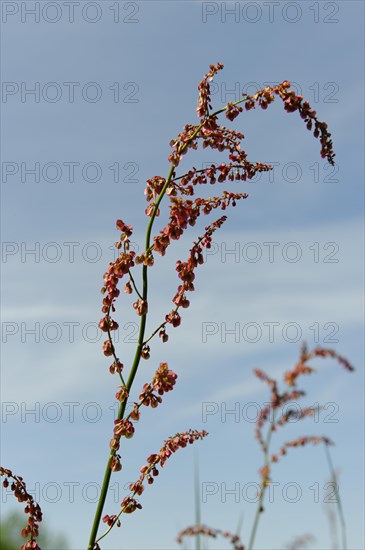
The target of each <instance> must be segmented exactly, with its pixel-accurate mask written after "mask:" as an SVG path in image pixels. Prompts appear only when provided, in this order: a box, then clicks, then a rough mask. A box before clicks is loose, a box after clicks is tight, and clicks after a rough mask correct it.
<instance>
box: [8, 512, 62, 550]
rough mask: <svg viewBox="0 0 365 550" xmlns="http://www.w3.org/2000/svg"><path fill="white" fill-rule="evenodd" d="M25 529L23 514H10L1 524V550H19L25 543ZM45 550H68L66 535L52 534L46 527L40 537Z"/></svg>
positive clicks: (40, 542) (39, 539)
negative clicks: (22, 534)
mask: <svg viewBox="0 0 365 550" xmlns="http://www.w3.org/2000/svg"><path fill="white" fill-rule="evenodd" d="M23 527H24V515H23V514H22V513H21V512H16V511H14V512H9V513H8V514H7V515H6V516H5V518H4V519H2V520H1V522H0V548H1V550H19V548H20V547H21V546H22V544H23V543H24V539H23V537H22V536H21V531H22V529H23ZM38 542H39V544H40V545H41V547H42V548H43V549H44V550H67V549H68V548H69V547H68V545H67V539H66V538H65V536H64V535H61V534H55V533H51V531H50V529H47V527H46V526H45V525H43V526H42V532H41V533H40V535H39V537H38Z"/></svg>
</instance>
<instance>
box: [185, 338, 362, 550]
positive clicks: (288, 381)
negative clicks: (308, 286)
mask: <svg viewBox="0 0 365 550" xmlns="http://www.w3.org/2000/svg"><path fill="white" fill-rule="evenodd" d="M316 357H322V358H327V357H330V358H332V359H335V360H337V362H338V363H339V364H340V365H342V366H343V367H344V368H345V369H346V370H347V371H349V372H352V371H353V370H354V368H353V367H352V366H351V365H350V363H349V362H348V361H347V359H345V358H344V357H342V356H341V355H339V354H338V353H336V352H335V351H334V350H332V349H327V348H321V347H316V348H314V349H313V350H312V351H308V350H307V347H306V345H305V344H304V345H303V347H302V351H301V355H300V359H299V361H298V363H297V364H296V365H295V366H294V368H293V369H292V370H290V371H288V372H286V373H285V375H284V383H285V386H286V387H285V390H284V392H283V393H280V392H279V388H278V382H277V381H276V380H274V379H273V378H270V377H269V376H268V375H267V374H266V373H265V372H263V371H261V370H259V369H255V371H254V373H255V375H256V376H257V377H258V378H259V379H260V380H262V381H263V382H265V383H266V384H267V385H268V386H269V387H270V389H271V400H270V402H269V403H268V404H267V405H266V407H265V408H263V409H262V410H261V413H260V415H259V418H258V420H257V422H256V439H257V440H258V442H259V445H260V448H261V450H262V452H263V455H264V464H263V466H262V468H261V469H260V470H259V473H260V478H261V489H260V494H259V499H258V504H257V509H256V514H255V517H254V521H253V525H252V529H251V534H250V538H249V542H248V546H247V550H252V549H253V546H254V542H255V537H256V532H257V528H258V525H259V520H260V517H261V514H262V512H263V511H264V507H263V504H264V498H265V493H266V489H267V487H268V486H269V484H270V483H271V479H270V474H271V464H272V463H274V462H278V460H279V456H280V455H281V456H284V455H286V453H287V449H289V448H293V447H301V446H304V445H307V444H309V443H311V444H313V445H318V444H319V443H324V446H325V450H326V456H327V461H328V464H329V467H330V470H331V474H332V479H334V480H336V474H335V471H334V468H333V464H332V460H331V456H330V453H329V445H333V442H332V441H331V440H330V439H329V438H328V437H325V436H320V437H318V436H304V437H298V438H297V439H294V440H292V441H289V442H287V443H285V444H284V445H283V446H282V447H281V448H280V449H279V451H278V452H277V453H276V454H273V455H271V456H270V444H271V439H272V435H273V433H274V432H276V431H277V429H278V428H279V427H282V426H285V425H286V424H287V423H288V422H289V421H290V419H291V418H293V417H295V419H296V420H302V419H304V418H306V417H308V416H313V415H314V414H315V412H316V411H317V410H318V408H316V407H306V408H303V409H302V410H301V411H300V412H298V411H297V409H296V408H294V409H290V408H288V410H287V411H286V412H285V413H283V412H281V411H280V409H281V408H282V406H283V405H288V404H290V402H291V401H294V402H295V400H296V399H299V398H301V397H304V396H305V392H304V391H302V390H297V389H296V384H297V379H298V378H299V377H300V376H303V375H308V374H311V373H313V372H314V371H315V369H314V368H313V367H311V366H309V365H308V361H309V360H311V359H314V358H316ZM293 387H294V389H292V388H293ZM266 423H269V427H268V429H267V433H266V437H265V438H264V437H263V434H262V428H263V426H264V425H265V424H266ZM336 485H337V483H336ZM336 493H337V505H338V512H339V516H340V520H341V526H342V540H343V548H344V550H346V548H347V546H346V530H345V519H344V514H343V510H342V504H341V501H340V498H339V494H338V490H337V491H336ZM218 534H221V535H223V536H224V537H226V538H229V539H230V542H231V543H232V544H233V547H234V548H235V549H236V550H244V546H243V544H242V543H241V541H240V539H239V537H238V536H237V535H231V533H230V532H229V531H225V532H222V531H220V530H219V529H211V528H208V527H206V526H204V525H201V524H200V522H199V523H197V524H196V525H194V526H191V527H188V528H186V529H184V530H183V531H181V532H180V533H179V535H178V537H177V542H179V543H182V541H183V539H184V537H186V536H195V537H197V536H199V535H204V536H212V537H214V538H215V537H216V536H217V535H218ZM303 540H306V539H303ZM297 542H298V544H299V543H301V542H302V541H301V539H298V541H297ZM294 547H295V548H300V546H297V545H295V546H294V545H292V546H291V548H294Z"/></svg>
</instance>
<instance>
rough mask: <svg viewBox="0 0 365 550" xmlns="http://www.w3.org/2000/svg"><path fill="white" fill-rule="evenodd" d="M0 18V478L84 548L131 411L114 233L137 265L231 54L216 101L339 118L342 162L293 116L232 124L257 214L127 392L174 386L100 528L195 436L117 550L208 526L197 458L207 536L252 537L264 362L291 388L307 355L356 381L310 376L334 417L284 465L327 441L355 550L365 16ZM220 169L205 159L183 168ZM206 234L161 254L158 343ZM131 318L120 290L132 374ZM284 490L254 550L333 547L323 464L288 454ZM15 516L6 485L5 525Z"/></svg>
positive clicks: (116, 478) (245, 117) (86, 5)
mask: <svg viewBox="0 0 365 550" xmlns="http://www.w3.org/2000/svg"><path fill="white" fill-rule="evenodd" d="M1 9H2V15H1V46H2V48H1V51H2V53H1V62H2V63H1V65H2V69H1V70H2V75H1V76H2V97H1V115H2V122H1V134H2V135H1V137H2V140H1V195H2V197H1V198H2V207H1V208H2V211H1V214H2V220H1V241H2V250H1V253H2V256H1V271H2V283H1V301H2V309H1V316H2V319H1V329H2V352H1V400H2V417H1V424H0V425H1V464H2V465H3V466H6V467H8V468H11V469H13V471H15V472H17V473H19V474H20V475H22V476H23V477H24V479H25V480H26V481H27V484H28V487H29V488H30V489H32V490H34V494H35V497H36V498H37V499H39V501H40V504H41V505H42V509H43V511H44V518H45V520H44V523H45V525H47V526H48V527H49V528H50V529H52V530H54V531H55V532H61V531H62V532H64V533H66V535H67V537H68V541H69V548H70V549H71V550H81V549H82V548H86V546H87V541H88V535H89V531H90V528H91V523H92V519H93V515H94V512H95V507H96V499H97V495H98V491H99V489H100V483H101V480H102V476H103V472H104V468H105V462H106V458H107V454H108V442H109V440H110V437H111V433H112V427H113V419H114V415H115V411H116V401H115V398H114V395H115V392H116V387H117V385H118V381H117V380H116V378H115V377H112V376H111V375H110V374H109V372H108V367H109V362H110V361H108V358H105V357H104V356H103V354H102V350H101V344H102V341H103V339H102V334H101V333H100V331H98V329H97V323H98V321H99V319H100V317H101V312H100V306H101V294H100V288H101V286H102V278H103V274H104V272H105V270H106V268H107V267H108V264H109V262H110V261H112V260H113V259H114V258H115V249H114V247H113V245H114V243H115V241H116V240H117V239H118V238H119V233H118V232H117V231H116V229H115V221H116V220H117V219H120V218H121V219H123V221H125V222H126V223H127V224H131V225H132V226H133V227H134V233H133V237H132V240H133V243H134V244H133V246H134V247H135V249H136V250H140V251H141V250H142V246H143V242H144V234H145V229H146V222H147V218H146V216H145V214H144V210H145V207H146V203H145V196H144V188H145V185H146V183H145V182H146V180H147V179H149V178H151V177H152V176H154V175H161V176H166V175H167V173H168V170H169V164H168V161H167V157H168V155H169V153H170V148H169V142H170V140H171V139H173V138H175V137H176V136H177V135H178V134H179V133H180V132H181V130H182V128H183V127H184V125H185V124H187V123H190V124H195V123H196V122H197V120H198V119H197V117H196V112H195V109H196V102H197V86H198V83H199V81H200V80H201V78H202V77H203V75H204V73H206V72H207V70H208V69H209V65H210V64H211V63H216V62H218V61H220V62H222V63H223V64H224V70H223V71H222V72H221V73H220V74H219V75H217V77H216V78H215V80H214V83H213V84H212V91H213V95H212V100H213V104H214V106H215V107H216V108H217V109H219V108H222V107H223V106H224V105H225V104H226V103H227V102H228V101H235V100H238V99H239V98H240V97H241V95H242V93H251V94H252V93H255V92H256V91H257V90H258V89H260V88H262V87H264V86H267V85H270V84H272V83H278V82H281V81H283V80H289V81H290V82H291V83H292V87H293V89H295V90H296V91H297V92H298V93H300V94H302V95H303V96H304V97H305V98H306V99H307V100H308V101H310V103H311V105H312V107H313V108H314V109H315V110H316V111H317V115H318V117H319V119H320V120H325V121H326V122H327V123H328V125H329V129H330V131H331V133H332V138H333V143H334V148H335V152H336V158H335V160H336V165H335V166H334V167H331V166H328V165H327V164H326V162H325V161H324V160H323V159H322V158H321V157H320V154H319V153H320V145H319V142H318V140H316V139H314V138H313V136H312V135H311V134H310V133H309V132H308V131H307V130H306V128H305V125H304V124H303V121H301V120H300V117H299V116H298V115H297V113H293V114H287V113H285V111H284V110H283V108H282V105H281V104H279V102H275V103H274V104H273V105H271V106H270V108H269V109H267V110H266V111H261V110H260V111H259V110H253V111H250V112H247V113H246V112H244V113H243V114H242V115H241V116H240V117H239V118H238V119H236V120H235V121H234V122H233V123H228V124H227V121H225V122H223V123H224V124H226V125H229V126H230V127H232V128H234V129H236V130H239V131H241V132H242V133H243V134H244V135H245V138H244V140H243V144H242V147H243V148H244V149H245V150H246V151H247V153H248V155H249V158H250V160H251V161H253V162H256V161H261V162H267V163H272V164H273V165H274V171H273V172H272V173H270V174H263V175H261V178H257V179H256V180H255V181H251V182H246V183H243V182H239V183H238V184H235V189H236V187H237V185H238V186H239V191H238V192H248V194H249V198H248V199H246V200H245V201H242V204H238V205H237V207H236V208H235V209H232V210H230V211H229V214H228V221H227V222H226V224H225V225H224V227H223V228H222V229H221V230H220V232H217V233H216V235H215V236H214V240H213V241H214V242H213V246H212V248H211V249H210V250H209V251H208V252H207V253H206V254H205V260H206V262H205V264H204V265H203V266H201V267H200V268H199V270H198V271H197V276H196V292H195V293H193V294H192V295H191V297H190V300H191V306H190V308H189V309H188V310H184V312H183V320H182V325H181V327H180V328H179V329H171V330H170V331H169V335H170V339H169V341H168V343H167V344H164V345H163V347H162V344H161V343H159V342H157V341H156V342H154V343H153V346H151V358H150V360H149V361H147V362H143V363H142V364H141V366H140V369H139V371H138V374H137V377H136V382H135V395H138V393H139V390H140V388H142V386H143V384H144V383H145V382H147V381H149V380H150V379H151V377H152V376H153V373H154V371H155V369H156V368H157V366H158V364H159V363H160V362H161V361H163V362H164V361H166V362H168V363H169V365H170V368H172V369H173V370H174V371H175V372H176V373H177V374H178V380H177V384H176V386H175V389H174V391H173V392H172V393H170V394H168V395H166V396H165V398H164V401H163V403H162V405H160V406H159V407H158V408H157V409H154V410H150V409H145V410H144V411H143V416H142V419H141V421H140V423H139V425H138V426H136V428H137V429H136V434H135V436H134V438H133V439H131V440H128V441H125V442H124V443H123V446H122V448H121V455H122V463H123V470H122V472H120V473H118V474H115V475H113V478H112V485H111V490H110V494H109V497H108V501H107V504H106V507H105V512H106V513H109V514H113V513H117V511H118V505H119V503H120V502H121V500H122V498H124V496H126V495H127V494H128V492H127V486H128V482H130V481H133V480H135V479H137V478H138V475H139V468H140V466H142V465H143V464H144V463H145V460H146V458H147V457H148V456H149V455H150V454H151V453H152V452H156V451H158V450H159V448H160V447H161V446H162V444H163V441H164V440H165V439H166V438H168V437H169V436H171V435H173V434H175V433H176V432H182V431H185V430H187V429H188V428H196V429H199V430H201V429H205V430H207V431H208V432H209V436H208V437H207V438H206V440H205V441H203V442H199V443H196V444H195V449H193V448H187V449H184V450H181V451H179V452H178V453H177V454H176V455H175V456H173V457H172V459H171V460H170V461H169V463H168V464H167V466H166V468H165V469H164V470H163V471H162V472H161V473H160V476H159V478H158V479H157V480H156V483H155V484H154V485H153V486H151V487H148V488H147V489H146V491H145V493H144V494H143V496H142V497H141V502H142V505H143V510H142V511H138V512H136V513H135V514H134V515H131V516H129V517H125V519H123V524H122V527H121V529H120V530H117V529H115V532H112V533H111V534H110V536H108V537H107V538H106V539H104V541H103V543H104V544H103V545H102V548H103V550H116V549H122V548H123V549H130V550H137V549H139V550H142V549H143V550H152V549H153V550H155V549H156V550H157V549H173V548H177V547H178V545H177V543H176V536H177V533H178V531H179V530H181V529H183V528H185V527H186V526H187V525H190V524H193V523H194V517H195V512H194V461H198V463H199V469H200V484H199V487H200V497H201V498H200V502H201V509H202V521H203V522H204V523H206V524H208V525H210V526H213V527H217V528H221V529H223V530H226V529H228V530H231V531H235V529H236V527H237V524H238V522H239V518H240V517H241V515H242V514H243V518H244V519H243V529H242V538H243V541H244V543H245V544H247V542H248V538H249V532H250V526H251V525H252V521H253V517H254V514H255V510H256V506H257V502H255V493H254V492H255V487H256V488H257V483H258V481H259V477H258V469H259V468H260V467H261V465H262V456H261V454H260V450H259V448H258V445H257V442H256V441H255V439H254V429H255V425H254V420H255V414H256V413H257V410H260V408H261V407H263V406H264V403H265V401H266V400H267V399H268V398H269V394H268V391H267V388H266V387H265V386H264V385H263V384H262V383H260V381H259V380H257V379H256V378H255V377H254V375H253V369H255V368H260V369H263V370H266V371H267V372H268V373H270V375H272V376H275V377H281V376H282V375H283V373H284V372H285V371H286V370H288V369H289V368H291V367H292V366H294V364H295V362H296V361H297V358H298V356H299V353H300V346H301V343H302V342H303V341H304V340H305V341H307V343H308V346H309V347H313V346H316V345H322V346H325V347H331V348H333V349H335V350H336V351H337V352H338V353H340V354H342V355H344V356H346V357H347V358H348V359H349V360H350V361H351V363H352V364H353V365H354V366H355V368H356V371H355V372H354V373H348V372H345V371H344V369H342V368H341V367H340V366H338V365H336V364H335V363H333V362H331V361H326V362H316V364H315V366H316V367H317V366H318V372H317V373H316V374H315V375H313V376H312V377H308V378H306V379H305V380H303V388H304V389H305V390H306V392H307V396H306V398H305V399H304V400H303V403H302V406H305V405H314V404H315V403H320V404H323V406H324V410H323V411H322V412H321V413H320V415H319V416H318V418H314V419H307V420H305V421H303V422H301V423H300V424H299V425H298V426H297V425H296V424H295V426H293V425H291V426H288V427H287V430H286V431H283V432H282V433H278V434H275V441H274V440H273V450H274V449H278V448H279V447H280V445H282V444H283V443H284V442H285V441H288V440H289V439H292V438H293V437H297V436H299V435H307V434H308V435H328V436H329V437H331V438H332V439H334V440H335V442H336V446H335V447H334V448H333V449H332V451H331V452H332V459H333V462H334V464H335V467H336V470H337V471H338V473H339V486H340V493H341V497H342V503H343V507H344V512H345V516H346V522H347V537H348V548H349V549H351V550H355V549H356V550H360V549H362V548H364V542H365V541H364V534H363V528H362V524H363V521H362V520H363V513H364V493H363V486H364V483H363V482H364V472H363V462H364V440H363V431H364V407H363V395H364V380H363V363H364V337H363V320H364V319H363V290H364V286H363V280H364V261H363V260H364V258H363V250H364V232H363V213H364V190H363V181H364V161H363V150H364V132H363V118H364V113H363V97H364V64H363V61H364V60H363V47H364V7H363V3H362V2H360V1H351V0H350V1H346V2H344V1H336V2H323V1H318V2H312V1H303V2H279V1H276V2H274V1H273V2H271V1H269V2H261V1H260V2H200V1H195V0H191V1H171V2H169V1H154V0H149V1H147V0H145V1H138V2H122V1H119V0H113V1H109V0H97V1H95V2H91V1H90V2H88V1H84V0H78V1H77V2H66V1H62V0H57V2H51V1H49V2H48V1H44V0H41V1H40V2H30V1H25V2H19V1H6V2H5V1H3V2H2V3H1ZM32 90H33V92H32ZM226 160H227V159H226V158H225V157H224V155H223V154H217V153H215V152H212V151H210V150H205V151H203V150H199V151H196V152H195V151H192V152H191V153H190V154H189V155H187V157H186V158H184V161H183V162H182V164H181V167H179V168H181V170H184V171H186V170H188V169H189V167H191V166H195V167H197V168H198V169H199V168H202V167H204V166H206V165H207V164H211V163H213V162H225V161H226ZM182 173H183V172H182ZM211 192H214V194H217V189H214V190H212V191H211V189H210V188H209V189H208V190H207V191H204V193H205V196H206V195H207V193H211ZM165 208H167V204H165ZM164 216H166V210H165V212H162V213H161V218H160V219H158V220H157V223H156V228H155V230H156V231H157V232H158V230H159V229H160V228H161V227H162V226H163V225H162V224H163V221H164V219H166V218H164ZM213 219H214V218H211V221H213ZM205 222H206V223H209V222H208V221H206V219H204V220H203V221H200V222H199V224H197V227H194V228H191V230H190V232H189V233H188V234H186V235H185V236H184V237H183V238H182V239H181V240H180V241H178V242H175V243H173V244H174V246H172V247H171V249H170V250H169V251H168V253H167V254H166V256H165V257H164V258H160V257H158V258H156V262H155V266H154V267H153V269H151V271H150V301H149V311H150V315H149V320H148V332H149V333H150V332H151V331H152V330H153V329H154V328H155V327H156V326H158V324H159V323H160V322H161V321H162V320H163V318H164V315H165V314H166V313H167V312H168V311H170V309H171V298H172V296H173V295H174V293H175V291H176V287H177V285H178V278H177V274H176V272H175V271H174V266H175V262H176V260H177V259H182V260H184V259H186V258H187V255H188V251H189V248H190V246H191V243H192V242H193V241H194V240H195V239H196V237H197V235H199V234H200V232H199V231H200V230H201V228H202V227H203V225H205ZM135 272H136V278H137V281H138V280H140V273H139V271H138V269H136V270H135ZM131 303H132V301H131V300H129V301H128V298H126V297H125V296H124V295H123V296H121V299H120V301H119V305H118V308H117V314H116V319H117V321H118V323H119V325H120V328H119V331H118V340H119V342H118V346H119V355H120V356H121V357H123V362H124V364H125V365H126V369H128V366H129V365H130V364H131V360H132V357H133V354H134V350H135V345H136V331H137V327H138V325H137V323H138V317H137V316H136V315H135V313H134V310H133V308H132V307H131ZM255 411H256V413H255ZM272 478H273V481H275V483H277V485H275V487H274V486H273V489H274V491H273V495H272V499H271V500H272V502H271V500H270V501H269V499H268V501H267V504H266V506H265V513H264V514H263V516H262V518H261V523H260V526H259V530H258V535H257V539H256V545H255V548H257V549H258V550H259V549H260V550H268V549H271V550H273V549H275V550H276V549H278V550H279V549H281V548H284V547H285V545H286V544H288V543H289V542H290V541H291V540H292V539H294V538H295V537H296V536H300V535H303V534H304V533H311V534H312V535H313V536H314V537H315V542H313V543H312V546H311V548H314V549H318V550H319V549H321V550H325V549H330V548H331V544H332V542H331V535H332V534H333V529H332V528H331V527H330V525H329V522H328V510H329V509H331V510H334V511H335V510H336V507H335V504H333V503H328V502H325V500H328V498H326V490H328V486H326V483H328V480H329V478H330V473H329V470H328V465H327V462H326V457H325V454H324V450H323V448H321V447H313V448H312V447H311V448H309V447H308V448H303V449H300V450H296V449H293V450H292V452H290V453H288V456H287V457H285V460H284V459H283V460H282V461H280V462H279V463H278V464H277V465H275V468H274V470H273V474H272ZM15 505H16V503H15V502H14V499H13V497H12V496H11V495H9V494H7V493H6V492H4V493H3V495H2V500H1V509H2V514H4V515H6V514H7V513H8V512H9V511H10V510H13V509H14V508H15ZM326 510H327V512H326ZM209 544H210V546H209V547H210V548H211V549H213V548H222V545H221V544H220V545H219V544H217V543H214V541H210V542H209ZM226 547H228V546H226Z"/></svg>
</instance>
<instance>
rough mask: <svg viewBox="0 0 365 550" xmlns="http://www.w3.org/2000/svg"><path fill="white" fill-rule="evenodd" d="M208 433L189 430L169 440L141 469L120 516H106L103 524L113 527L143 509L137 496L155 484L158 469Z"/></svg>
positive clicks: (124, 501)
mask: <svg viewBox="0 0 365 550" xmlns="http://www.w3.org/2000/svg"><path fill="white" fill-rule="evenodd" d="M207 435H208V433H207V432H206V431H205V430H202V431H200V432H199V431H198V430H188V431H187V432H184V433H177V434H176V435H174V436H173V437H170V438H169V439H167V440H166V441H165V443H164V445H163V446H162V448H161V449H160V451H159V452H158V453H157V454H151V455H150V456H149V457H148V458H147V464H146V465H144V466H142V468H141V469H140V472H141V474H140V476H139V479H138V480H137V481H135V482H134V483H131V484H130V486H129V489H130V490H131V492H132V494H131V495H129V496H127V497H125V498H124V499H123V501H122V502H121V508H122V509H121V511H120V512H119V514H118V515H105V516H104V517H103V522H104V523H106V524H108V525H109V526H113V525H114V524H116V523H117V521H118V519H119V516H120V515H121V514H122V513H124V514H131V513H132V512H135V510H137V509H141V508H142V505H141V504H140V503H139V502H138V501H137V500H136V498H135V496H136V495H138V496H140V495H142V493H143V491H144V489H145V483H146V482H147V484H148V485H151V484H152V483H153V482H154V478H155V477H156V476H158V474H159V470H158V467H161V468H163V467H164V466H165V464H166V461H167V460H168V459H169V458H170V457H171V456H172V455H173V454H174V453H176V451H178V450H179V449H183V448H185V447H186V446H187V445H192V444H193V443H194V442H195V441H198V440H201V439H203V438H204V437H206V436H207Z"/></svg>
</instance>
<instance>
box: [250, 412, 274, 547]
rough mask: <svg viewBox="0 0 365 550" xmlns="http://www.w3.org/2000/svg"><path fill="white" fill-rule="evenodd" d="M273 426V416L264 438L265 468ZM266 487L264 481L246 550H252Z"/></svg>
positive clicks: (267, 464)
mask: <svg viewBox="0 0 365 550" xmlns="http://www.w3.org/2000/svg"><path fill="white" fill-rule="evenodd" d="M274 424H275V416H274V418H273V420H272V422H271V425H270V428H269V429H268V432H267V436H266V441H265V454H264V457H265V459H264V466H265V467H268V466H269V446H270V441H271V436H272V433H273V430H274ZM267 485H268V482H266V481H265V480H264V481H263V483H262V488H261V492H260V498H259V502H258V505H257V510H256V514H255V519H254V522H253V525H252V530H251V535H250V542H249V543H248V548H247V550H252V549H253V545H254V542H255V537H256V531H257V527H258V524H259V520H260V515H261V513H262V512H263V503H264V497H265V492H266V487H267Z"/></svg>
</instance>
